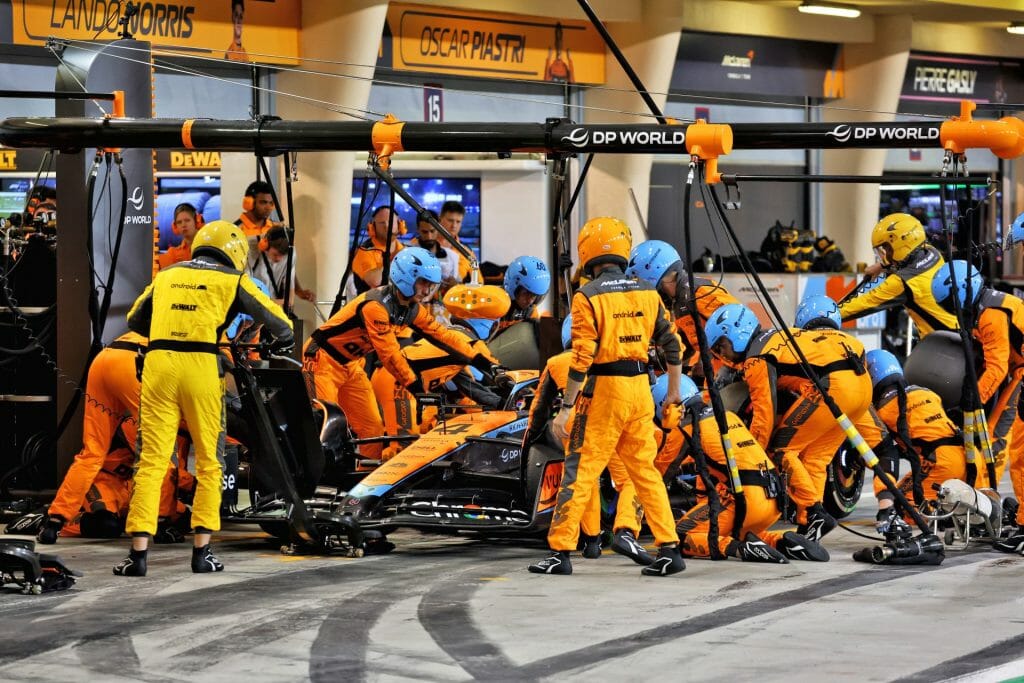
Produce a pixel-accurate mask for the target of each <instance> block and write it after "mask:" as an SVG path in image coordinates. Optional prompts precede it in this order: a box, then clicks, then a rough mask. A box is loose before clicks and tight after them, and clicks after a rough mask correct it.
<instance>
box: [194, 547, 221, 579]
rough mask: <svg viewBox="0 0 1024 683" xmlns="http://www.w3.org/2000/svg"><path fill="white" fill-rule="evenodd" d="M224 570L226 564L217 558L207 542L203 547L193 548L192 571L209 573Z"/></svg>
mask: <svg viewBox="0 0 1024 683" xmlns="http://www.w3.org/2000/svg"><path fill="white" fill-rule="evenodd" d="M222 571H224V564H223V563H222V562H221V561H220V560H218V559H217V557H216V556H215V555H214V554H213V550H212V549H211V548H210V544H209V543H207V544H206V545H204V546H203V547H202V548H196V547H193V548H192V573H193V574H207V573H209V572H222Z"/></svg>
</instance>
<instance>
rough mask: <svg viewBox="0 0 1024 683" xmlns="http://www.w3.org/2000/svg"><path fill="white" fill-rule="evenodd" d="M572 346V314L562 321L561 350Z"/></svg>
mask: <svg viewBox="0 0 1024 683" xmlns="http://www.w3.org/2000/svg"><path fill="white" fill-rule="evenodd" d="M570 346H572V314H571V313H570V314H569V315H567V316H565V320H563V321H562V348H563V349H567V348H569V347H570Z"/></svg>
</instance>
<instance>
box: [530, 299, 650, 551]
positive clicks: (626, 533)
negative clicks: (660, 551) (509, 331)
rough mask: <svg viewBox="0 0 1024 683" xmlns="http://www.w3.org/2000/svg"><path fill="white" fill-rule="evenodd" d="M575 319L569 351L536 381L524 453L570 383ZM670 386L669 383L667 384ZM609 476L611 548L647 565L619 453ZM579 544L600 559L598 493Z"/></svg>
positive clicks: (565, 332) (636, 503) (565, 329)
mask: <svg viewBox="0 0 1024 683" xmlns="http://www.w3.org/2000/svg"><path fill="white" fill-rule="evenodd" d="M571 344H572V316H571V315H570V316H568V317H567V318H566V319H565V320H564V321H563V322H562V347H563V348H566V349H568V350H567V351H563V352H562V353H559V354H556V355H554V356H552V357H551V358H549V359H548V362H547V363H546V364H545V365H544V370H543V371H542V372H541V374H540V379H539V380H538V382H537V391H536V393H535V394H534V397H533V403H531V404H530V418H529V420H528V423H527V429H526V437H525V439H524V442H523V444H524V449H523V450H524V451H525V450H526V448H528V447H529V445H530V444H531V443H533V442H535V441H536V440H537V439H539V438H540V437H541V434H542V432H543V430H545V429H547V426H548V422H549V421H550V420H551V418H552V417H553V415H554V413H555V411H556V410H557V406H558V404H560V402H561V398H562V394H563V392H564V391H565V385H566V383H567V382H568V380H569V366H570V365H571V363H572V357H573V353H572V349H571V348H570V347H571ZM666 387H667V384H666ZM567 445H568V439H562V448H563V449H564V448H565V447H566V446H567ZM608 473H609V474H610V475H611V480H612V485H613V486H614V487H615V490H616V492H617V493H618V498H617V500H616V505H615V520H614V521H613V523H612V534H613V535H612V544H611V548H612V550H614V551H615V552H617V553H619V554H620V555H625V556H626V557H628V558H630V559H631V560H633V561H634V562H636V563H637V564H640V565H643V566H647V565H649V564H651V562H653V561H654V556H653V555H651V554H650V553H648V552H647V549H646V548H644V547H643V546H642V545H641V544H640V542H639V541H638V540H637V537H638V536H639V535H640V523H641V521H642V519H643V508H642V507H641V505H640V499H639V498H637V495H636V487H635V486H633V481H632V480H631V479H630V478H629V472H628V471H627V470H626V466H625V465H623V464H622V459H621V458H620V457H619V456H618V454H617V453H612V454H611V456H610V457H609V458H608ZM580 530H581V534H580V538H581V540H580V545H581V546H582V551H583V557H585V558H588V559H595V558H598V557H600V556H601V494H600V484H598V490H597V491H595V492H594V495H592V496H591V498H590V505H589V506H588V508H587V511H586V513H585V514H584V515H583V518H582V520H581V521H580Z"/></svg>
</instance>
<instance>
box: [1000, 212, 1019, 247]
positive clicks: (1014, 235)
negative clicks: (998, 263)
mask: <svg viewBox="0 0 1024 683" xmlns="http://www.w3.org/2000/svg"><path fill="white" fill-rule="evenodd" d="M1022 242H1024V213H1022V214H1021V215H1019V216H1017V217H1016V218H1014V219H1013V223H1011V224H1010V229H1009V231H1008V232H1007V233H1006V237H1004V238H1003V248H1004V249H1011V248H1013V247H1015V246H1017V245H1018V244H1020V243H1022Z"/></svg>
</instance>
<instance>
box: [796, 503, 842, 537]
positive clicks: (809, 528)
mask: <svg viewBox="0 0 1024 683" xmlns="http://www.w3.org/2000/svg"><path fill="white" fill-rule="evenodd" d="M837 524H839V522H837V521H836V519H835V517H833V516H832V515H830V514H828V513H827V512H825V508H823V507H822V506H821V503H815V504H814V505H813V506H812V507H811V508H809V509H808V510H807V523H806V524H801V525H800V526H798V527H797V529H796V532H797V533H798V534H800V535H801V536H803V537H804V538H806V539H807V540H808V541H820V540H821V539H823V538H824V537H825V536H826V534H828V532H830V531H832V530H833V529H835V528H836V525H837Z"/></svg>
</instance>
